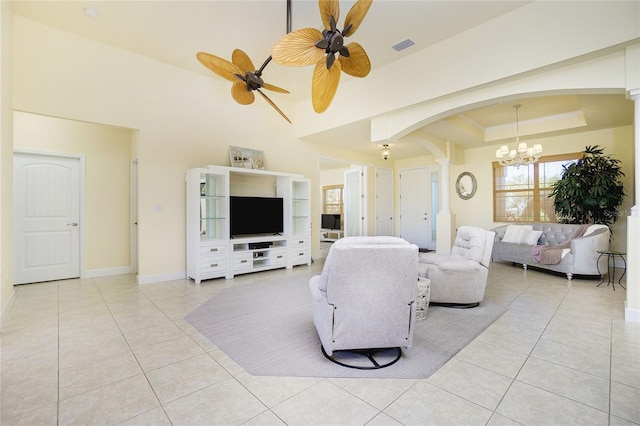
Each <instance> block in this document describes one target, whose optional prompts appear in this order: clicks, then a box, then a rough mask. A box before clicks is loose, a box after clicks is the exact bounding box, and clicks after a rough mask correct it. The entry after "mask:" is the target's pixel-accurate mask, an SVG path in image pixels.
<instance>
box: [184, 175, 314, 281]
mask: <svg viewBox="0 0 640 426" xmlns="http://www.w3.org/2000/svg"><path fill="white" fill-rule="evenodd" d="M186 185H187V188H186V190H187V277H188V278H192V279H193V280H194V281H195V282H196V283H197V284H199V283H200V282H201V281H202V280H208V279H212V278H219V277H225V278H227V279H231V278H233V276H234V275H238V274H245V273H249V272H259V271H265V270H269V269H276V268H287V269H291V268H292V267H294V266H296V265H310V264H311V196H310V194H311V191H310V181H309V179H306V178H305V177H303V176H302V175H296V174H289V173H279V172H270V171H265V170H254V169H238V168H231V167H224V166H208V167H201V168H196V169H191V170H189V171H187V175H186ZM274 188H275V190H274ZM232 196H236V197H240V196H242V197H256V198H280V199H282V229H283V231H282V232H279V233H276V234H274V233H268V234H265V233H258V234H251V235H231V229H232V227H231V222H232V221H233V214H235V215H239V214H241V213H240V212H232V210H231V203H230V197H232ZM242 214H243V216H245V219H246V216H247V212H246V211H245V212H242ZM251 214H255V215H256V220H260V217H259V214H260V212H251Z"/></svg>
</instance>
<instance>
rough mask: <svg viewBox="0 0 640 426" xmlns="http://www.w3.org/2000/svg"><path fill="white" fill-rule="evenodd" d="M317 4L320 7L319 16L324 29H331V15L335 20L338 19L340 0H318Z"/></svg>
mask: <svg viewBox="0 0 640 426" xmlns="http://www.w3.org/2000/svg"><path fill="white" fill-rule="evenodd" d="M318 6H319V7H320V17H321V18H322V25H324V28H325V29H326V30H331V29H332V28H331V17H332V16H333V19H334V21H335V22H338V19H340V2H339V0H318Z"/></svg>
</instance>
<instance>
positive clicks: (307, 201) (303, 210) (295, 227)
mask: <svg viewBox="0 0 640 426" xmlns="http://www.w3.org/2000/svg"><path fill="white" fill-rule="evenodd" d="M291 185H292V188H291V195H292V197H291V202H292V208H291V210H292V211H291V235H309V234H310V233H311V196H310V187H311V185H310V182H309V180H308V179H300V180H298V179H293V180H292V182H291Z"/></svg>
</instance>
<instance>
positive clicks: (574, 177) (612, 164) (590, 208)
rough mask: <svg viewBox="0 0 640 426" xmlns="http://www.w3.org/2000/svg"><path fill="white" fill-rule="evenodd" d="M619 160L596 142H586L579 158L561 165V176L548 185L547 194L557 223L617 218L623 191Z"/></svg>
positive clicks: (607, 222)
mask: <svg viewBox="0 0 640 426" xmlns="http://www.w3.org/2000/svg"><path fill="white" fill-rule="evenodd" d="M620 163H621V161H620V160H617V159H615V158H613V157H612V156H611V155H605V154H604V150H603V149H602V148H600V147H599V146H598V145H595V146H587V147H586V148H585V150H584V155H583V157H582V158H581V159H579V160H577V161H576V162H573V163H571V164H568V165H566V166H562V168H563V172H562V177H561V178H560V180H558V181H556V182H554V183H553V184H552V185H551V188H552V192H551V194H550V195H549V197H555V199H554V208H555V211H556V216H557V217H558V221H559V222H560V223H578V224H582V223H599V224H603V225H607V226H609V228H610V227H611V226H610V225H611V224H613V223H615V222H616V221H617V220H618V207H619V206H620V204H622V199H623V198H624V195H625V192H624V188H623V185H622V182H621V178H622V177H623V176H624V173H623V172H622V170H621V168H620Z"/></svg>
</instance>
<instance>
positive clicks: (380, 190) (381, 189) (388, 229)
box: [376, 168, 393, 236]
mask: <svg viewBox="0 0 640 426" xmlns="http://www.w3.org/2000/svg"><path fill="white" fill-rule="evenodd" d="M376 235H389V236H392V235H393V171H392V170H391V169H382V168H378V169H376Z"/></svg>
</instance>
